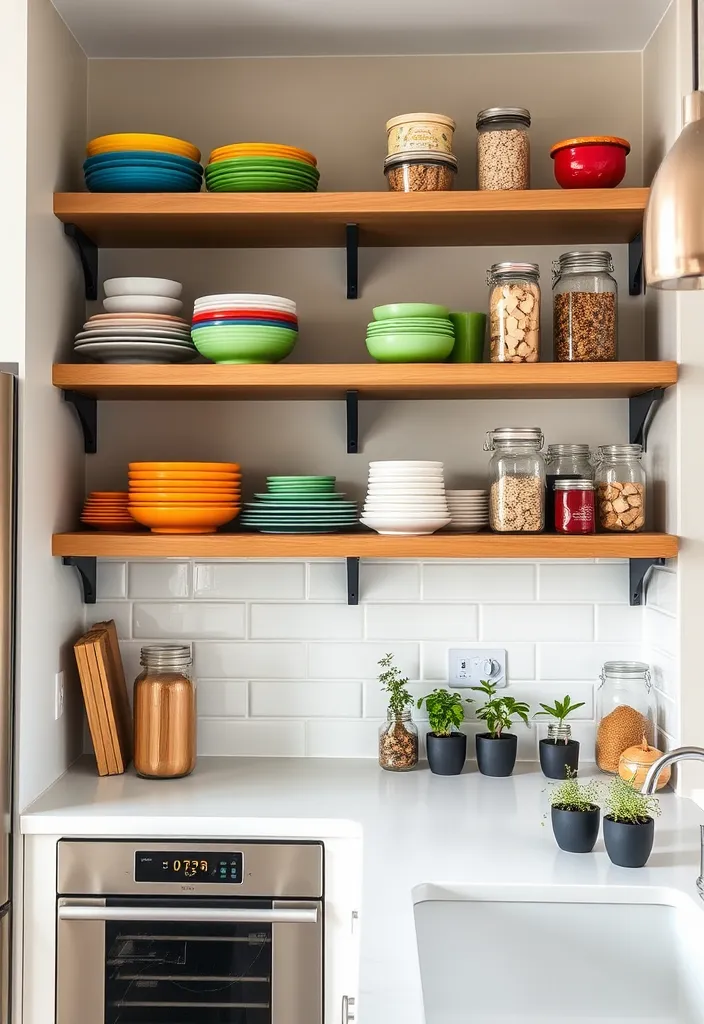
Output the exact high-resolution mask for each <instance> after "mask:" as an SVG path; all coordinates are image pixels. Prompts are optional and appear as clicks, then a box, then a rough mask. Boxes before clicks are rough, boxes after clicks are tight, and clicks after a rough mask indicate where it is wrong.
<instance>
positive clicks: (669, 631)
mask: <svg viewBox="0 0 704 1024" xmlns="http://www.w3.org/2000/svg"><path fill="white" fill-rule="evenodd" d="M677 631H678V622H677V619H674V618H673V617H672V616H671V615H665V614H664V613H663V612H660V611H658V610H657V609H656V608H650V607H648V608H646V609H645V619H644V622H643V635H644V636H645V637H647V640H648V646H649V647H656V648H657V649H658V650H660V651H663V652H664V653H665V654H669V655H670V657H671V658H674V657H676V656H677Z"/></svg>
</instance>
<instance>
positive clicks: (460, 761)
mask: <svg viewBox="0 0 704 1024" xmlns="http://www.w3.org/2000/svg"><path fill="white" fill-rule="evenodd" d="M425 739H426V744H427V749H428V764H429V766H430V770H431V772H434V774H435V775H459V774H460V772H461V771H462V769H463V768H464V762H465V761H466V760H467V737H466V736H465V734H464V733H463V732H453V733H450V735H449V736H436V735H435V733H434V732H429V733H428V734H427V736H426V737H425Z"/></svg>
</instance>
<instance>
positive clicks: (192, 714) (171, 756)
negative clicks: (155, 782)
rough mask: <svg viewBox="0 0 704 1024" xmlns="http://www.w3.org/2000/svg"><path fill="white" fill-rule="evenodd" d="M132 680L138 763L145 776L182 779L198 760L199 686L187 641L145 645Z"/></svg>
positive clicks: (135, 764)
mask: <svg viewBox="0 0 704 1024" xmlns="http://www.w3.org/2000/svg"><path fill="white" fill-rule="evenodd" d="M140 664H141V665H143V666H144V670H143V671H142V672H141V673H140V675H138V676H137V679H136V680H135V684H134V767H135V770H136V772H137V774H138V775H141V776H142V777H143V778H146V779H178V778H181V777H182V776H183V775H190V773H191V772H192V771H193V769H194V768H195V765H196V690H195V684H194V682H193V677H192V673H191V667H192V664H193V662H192V658H191V649H190V647H188V646H187V645H179V644H155V645H153V646H150V647H143V648H142V652H141V656H140Z"/></svg>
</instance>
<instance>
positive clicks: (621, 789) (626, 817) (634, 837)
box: [604, 777, 660, 868]
mask: <svg viewBox="0 0 704 1024" xmlns="http://www.w3.org/2000/svg"><path fill="white" fill-rule="evenodd" d="M606 807H607V809H608V812H609V813H608V814H606V815H605V816H604V843H605V844H606V852H607V853H608V855H609V857H610V858H611V860H612V861H613V863H614V864H618V865H619V866H620V867H624V868H642V867H643V865H644V864H645V863H646V862H647V860H648V857H649V856H650V852H651V850H652V848H653V840H654V837H655V820H654V819H655V818H657V817H658V815H659V814H660V802H659V800H658V799H657V797H654V796H646V794H645V793H640V792H639V791H638V790H637V789H634V788H633V786H632V785H631V783H630V781H629V780H627V779H622V778H619V777H616V778H615V779H613V780H612V782H611V785H610V786H609V791H608V794H607V798H606Z"/></svg>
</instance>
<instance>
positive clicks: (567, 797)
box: [549, 768, 601, 853]
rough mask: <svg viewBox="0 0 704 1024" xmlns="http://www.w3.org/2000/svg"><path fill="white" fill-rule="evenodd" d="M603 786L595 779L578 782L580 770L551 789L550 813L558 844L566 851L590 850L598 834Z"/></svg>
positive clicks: (589, 851) (581, 851)
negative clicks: (601, 788)
mask: <svg viewBox="0 0 704 1024" xmlns="http://www.w3.org/2000/svg"><path fill="white" fill-rule="evenodd" d="M600 792H601V790H600V786H599V783H598V782H596V781H595V780H593V779H592V780H590V781H589V782H579V781H578V779H577V772H575V771H572V770H571V769H569V768H568V769H567V777H566V778H565V780H564V782H561V783H560V784H559V786H555V787H553V789H552V790H551V792H550V798H549V799H550V817H551V820H552V830H553V834H554V836H555V840H556V842H557V845H558V846H559V847H560V849H561V850H566V851H567V853H591V851H592V850H593V849H594V844H595V843H596V839H597V836H598V835H599V817H600V811H599V800H600Z"/></svg>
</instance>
